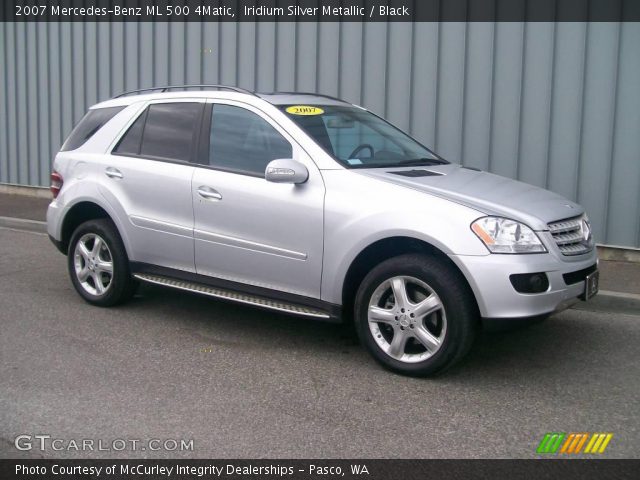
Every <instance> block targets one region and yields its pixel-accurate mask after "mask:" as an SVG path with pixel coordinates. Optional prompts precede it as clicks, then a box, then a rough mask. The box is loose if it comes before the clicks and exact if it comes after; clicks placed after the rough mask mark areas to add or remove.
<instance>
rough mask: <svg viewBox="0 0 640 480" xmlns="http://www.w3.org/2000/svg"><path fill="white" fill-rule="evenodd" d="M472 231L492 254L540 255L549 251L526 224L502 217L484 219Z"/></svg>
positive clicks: (472, 227) (474, 224)
mask: <svg viewBox="0 0 640 480" xmlns="http://www.w3.org/2000/svg"><path fill="white" fill-rule="evenodd" d="M471 230H473V233H475V234H476V235H477V236H478V238H479V239H480V240H482V243H484V244H485V245H486V247H487V248H488V249H489V251H490V252H491V253H539V252H546V251H547V249H546V248H544V245H543V244H542V242H541V241H540V239H539V238H538V236H537V235H536V234H535V233H534V231H533V230H531V229H530V228H529V227H527V226H526V225H525V224H523V223H520V222H516V221H515V220H510V219H508V218H502V217H483V218H479V219H478V220H476V221H475V222H473V223H472V224H471Z"/></svg>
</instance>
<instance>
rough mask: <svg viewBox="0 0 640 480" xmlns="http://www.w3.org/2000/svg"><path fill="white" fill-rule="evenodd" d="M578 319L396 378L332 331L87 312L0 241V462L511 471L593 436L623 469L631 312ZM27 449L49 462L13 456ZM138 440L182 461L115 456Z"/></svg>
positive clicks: (36, 261) (637, 327)
mask: <svg viewBox="0 0 640 480" xmlns="http://www.w3.org/2000/svg"><path fill="white" fill-rule="evenodd" d="M582 308H586V310H576V309H572V310H567V311H565V312H563V313H560V314H558V315H556V316H554V317H552V318H551V319H549V320H547V321H546V322H543V323H540V324H536V325H532V326H530V327H528V328H526V329H522V330H517V331H512V332H502V333H491V334H490V333H483V334H481V335H480V337H479V338H478V341H477V342H476V344H475V346H474V347H473V349H472V351H471V353H470V355H469V356H468V358H467V359H466V360H465V361H464V362H463V363H462V364H460V365H459V366H457V367H455V368H454V369H452V370H451V371H449V372H448V373H447V374H446V375H444V376H441V377H439V378H436V379H415V378H407V377H403V376H399V375H395V374H393V373H389V372H387V371H385V370H383V369H382V368H381V367H379V366H378V365H377V364H376V363H375V362H373V360H372V359H371V358H369V356H368V355H367V353H366V352H365V351H364V350H363V349H362V348H361V347H360V346H359V345H357V343H356V342H355V341H354V339H353V338H352V337H351V336H349V335H348V334H347V333H346V332H345V330H344V329H343V328H342V327H341V326H338V325H331V324H326V323H321V322H315V321H309V320H304V319H299V318H294V317H288V316H284V315H279V314H275V313H270V312H265V311H261V310H257V309H253V308H249V307H244V306H238V305H235V304H231V303H224V302H221V301H216V300H213V299H209V298H206V297H201V296H197V295H191V294H186V293H181V292H178V291H173V290H169V289H166V288H162V287H152V286H143V287H142V288H141V289H140V292H139V294H138V295H137V296H136V297H135V298H134V299H133V300H132V301H131V302H130V303H128V304H126V305H124V306H121V307H117V308H112V309H100V308H96V307H92V306H90V305H88V304H86V303H84V302H83V301H82V300H81V298H80V297H79V296H78V295H77V294H76V293H75V291H74V290H73V288H72V286H71V283H70V281H69V279H68V277H67V272H66V263H65V257H64V256H62V255H61V254H59V253H58V252H57V251H56V250H55V248H54V247H53V245H51V244H50V242H49V240H48V239H47V238H46V236H45V235H43V234H42V233H37V232H25V231H19V230H15V229H9V228H5V227H2V228H0V329H1V330H0V331H1V334H0V360H1V361H0V457H4V458H33V457H36V458H37V457H44V458H78V457H90V458H124V457H127V458H131V457H140V458H163V457H167V458H266V457H269V458H274V457H275V458H340V457H345V458H354V457H355V458H360V457H362V458H396V457H397V458H463V457H464V458H529V457H535V456H536V453H535V450H536V447H537V445H538V443H539V442H540V440H541V439H542V437H543V435H544V434H545V433H546V432H611V433H613V435H614V436H613V439H612V440H611V443H610V444H609V446H608V448H607V450H606V452H605V453H604V454H603V455H601V457H603V458H623V457H632V458H639V457H640V447H639V445H640V429H639V425H640V424H639V420H640V398H639V395H638V394H639V393H640V357H639V356H638V345H639V344H640V309H636V310H635V311H634V310H633V309H631V311H624V310H623V311H613V310H612V311H593V310H590V309H589V304H588V303H587V304H584V305H582ZM42 434H44V435H50V436H51V437H52V439H55V438H58V439H61V442H58V445H57V446H58V448H62V450H53V449H52V448H51V445H50V444H49V445H48V446H47V447H48V448H45V449H44V450H40V449H39V448H37V446H38V444H37V442H36V441H35V440H34V441H33V448H32V449H31V450H27V451H18V450H17V449H16V448H15V446H14V439H15V438H16V437H17V436H19V435H31V436H32V439H33V436H35V435H42ZM83 439H91V440H94V441H95V442H96V443H97V442H98V441H102V442H103V444H102V445H103V446H106V448H111V450H107V451H96V450H94V451H76V450H74V449H73V448H70V445H71V444H72V443H71V441H76V442H78V443H80V441H81V440H83ZM117 439H122V440H126V441H127V445H128V446H127V448H126V450H124V451H114V450H113V441H114V440H117ZM149 439H160V440H166V439H172V440H181V439H182V440H187V441H188V440H193V450H192V451H179V450H170V451H167V450H157V451H150V450H149V449H146V450H141V449H138V450H135V451H132V450H131V448H130V445H131V442H130V441H131V440H140V441H141V443H138V446H140V445H145V441H146V440H149ZM23 446H24V444H23ZM119 446H120V444H118V448H119ZM157 446H158V445H157V444H156V448H157ZM172 446H173V444H171V445H170V448H171V447H172ZM582 456H583V457H584V456H585V455H582Z"/></svg>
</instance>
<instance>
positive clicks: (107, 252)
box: [67, 219, 137, 307]
mask: <svg viewBox="0 0 640 480" xmlns="http://www.w3.org/2000/svg"><path fill="white" fill-rule="evenodd" d="M67 265H68V268H69V275H70V276H71V281H72V283H73V286H74V287H75V289H76V291H77V292H78V293H79V294H80V296H81V297H82V298H84V299H85V300H86V301H87V302H89V303H91V304H92V305H98V306H101V307H108V306H112V305H116V304H118V303H122V302H124V301H126V300H128V299H129V298H131V296H132V295H133V294H134V293H135V290H136V286H137V282H136V281H135V280H134V279H133V278H132V277H131V272H130V270H129V260H128V258H127V253H126V250H125V248H124V245H123V243H122V239H121V238H120V235H119V234H118V231H117V229H116V227H115V225H114V224H113V222H112V221H111V220H109V219H98V220H90V221H88V222H85V223H83V224H81V225H80V226H79V227H78V228H77V229H76V230H75V231H74V232H73V235H72V236H71V241H70V242H69V251H68V255H67Z"/></svg>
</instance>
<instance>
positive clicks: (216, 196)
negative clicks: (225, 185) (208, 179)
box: [198, 186, 222, 200]
mask: <svg viewBox="0 0 640 480" xmlns="http://www.w3.org/2000/svg"><path fill="white" fill-rule="evenodd" d="M198 195H200V196H201V197H202V198H206V199H207V200H222V195H220V192H218V191H217V190H214V189H213V188H211V187H206V186H201V187H198Z"/></svg>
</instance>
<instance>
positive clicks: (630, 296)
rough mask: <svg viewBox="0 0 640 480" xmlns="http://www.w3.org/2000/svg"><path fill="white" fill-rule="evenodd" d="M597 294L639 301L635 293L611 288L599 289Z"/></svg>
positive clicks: (639, 296)
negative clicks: (615, 290)
mask: <svg viewBox="0 0 640 480" xmlns="http://www.w3.org/2000/svg"><path fill="white" fill-rule="evenodd" d="M597 296H603V297H616V298H627V299H629V300H639V301H640V295H638V294H637V293H627V292H614V291H612V290H600V291H599V292H598V295H597Z"/></svg>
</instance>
